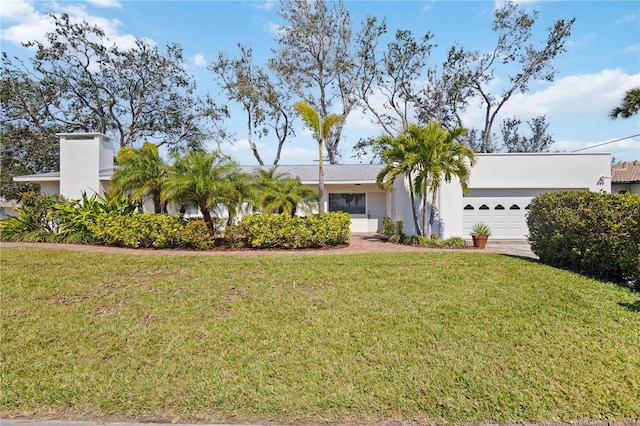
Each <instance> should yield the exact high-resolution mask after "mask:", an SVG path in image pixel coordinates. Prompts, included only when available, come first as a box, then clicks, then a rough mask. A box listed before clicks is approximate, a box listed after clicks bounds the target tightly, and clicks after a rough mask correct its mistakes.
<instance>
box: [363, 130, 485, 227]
mask: <svg viewBox="0 0 640 426" xmlns="http://www.w3.org/2000/svg"><path fill="white" fill-rule="evenodd" d="M464 134H466V129H462V128H459V129H455V130H453V131H448V130H446V129H444V128H443V127H442V126H441V125H440V123H438V122H437V121H434V122H431V123H429V124H428V125H427V126H426V127H421V126H417V125H415V124H409V125H408V126H406V127H405V129H404V131H403V132H402V133H401V134H400V135H398V136H397V137H395V138H394V137H390V136H382V137H380V138H379V139H378V140H377V144H379V145H380V146H385V147H386V148H384V149H383V150H382V159H383V161H384V164H385V166H384V167H383V169H382V170H381V171H380V173H379V174H378V176H377V178H376V182H377V183H378V185H379V186H382V187H384V188H393V182H394V181H395V179H396V178H397V177H398V176H401V175H402V176H404V177H405V178H406V179H407V180H408V183H409V193H410V196H411V208H412V213H413V221H414V224H415V227H416V232H417V233H418V234H419V235H424V236H426V237H427V238H430V237H431V234H432V230H433V222H434V220H435V210H434V206H435V203H436V199H437V193H438V190H439V188H440V186H441V185H442V180H443V179H444V180H445V181H446V182H451V179H452V178H453V177H454V176H456V177H458V178H459V179H460V184H461V185H462V189H463V191H465V192H466V191H467V189H468V181H469V175H470V167H471V166H473V165H474V164H475V154H474V152H473V150H471V149H470V148H468V147H467V146H466V145H464V144H462V143H460V142H458V141H456V139H457V138H458V137H460V136H462V135H464ZM429 192H431V211H430V214H429V216H428V217H429V220H428V221H427V195H428V193H429ZM414 194H418V195H420V197H421V199H422V226H420V224H419V221H418V214H417V206H416V201H415V196H414Z"/></svg>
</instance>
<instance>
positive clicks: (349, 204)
mask: <svg viewBox="0 0 640 426" xmlns="http://www.w3.org/2000/svg"><path fill="white" fill-rule="evenodd" d="M366 200H367V197H366V194H364V193H356V194H329V211H330V212H347V213H349V214H366V209H367V207H366Z"/></svg>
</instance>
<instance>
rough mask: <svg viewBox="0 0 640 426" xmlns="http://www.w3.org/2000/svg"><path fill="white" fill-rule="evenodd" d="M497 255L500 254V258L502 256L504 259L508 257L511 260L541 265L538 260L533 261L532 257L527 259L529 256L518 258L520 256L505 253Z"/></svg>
mask: <svg viewBox="0 0 640 426" xmlns="http://www.w3.org/2000/svg"><path fill="white" fill-rule="evenodd" d="M499 254H500V255H501V256H504V257H510V258H511V259H520V260H526V261H527V262H530V263H538V264H540V265H543V263H542V262H540V260H539V259H535V258H533V257H529V256H520V255H517V254H506V253H499Z"/></svg>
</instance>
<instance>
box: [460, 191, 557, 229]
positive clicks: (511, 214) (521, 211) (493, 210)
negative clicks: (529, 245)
mask: <svg viewBox="0 0 640 426" xmlns="http://www.w3.org/2000/svg"><path fill="white" fill-rule="evenodd" d="M554 191H555V190H553V189H549V190H535V189H530V190H489V189H485V190H471V191H470V192H469V193H468V194H467V195H466V196H465V197H464V198H463V208H464V210H463V215H462V216H463V233H464V236H465V238H469V235H470V234H471V227H472V226H473V224H474V223H478V222H482V223H486V224H487V225H489V226H490V227H491V238H495V239H502V240H524V239H526V238H527V235H528V234H529V229H528V227H527V214H528V212H529V204H530V203H531V200H532V199H533V198H534V197H535V196H536V195H538V194H541V193H544V192H554Z"/></svg>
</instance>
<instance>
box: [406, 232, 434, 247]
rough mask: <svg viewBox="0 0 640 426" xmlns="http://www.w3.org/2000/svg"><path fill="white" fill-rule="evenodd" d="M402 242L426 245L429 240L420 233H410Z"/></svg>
mask: <svg viewBox="0 0 640 426" xmlns="http://www.w3.org/2000/svg"><path fill="white" fill-rule="evenodd" d="M403 243H404V244H406V245H409V246H417V247H427V246H428V245H429V240H428V239H426V238H425V237H423V236H422V235H410V236H408V237H406V238H405V239H404V241H403Z"/></svg>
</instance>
